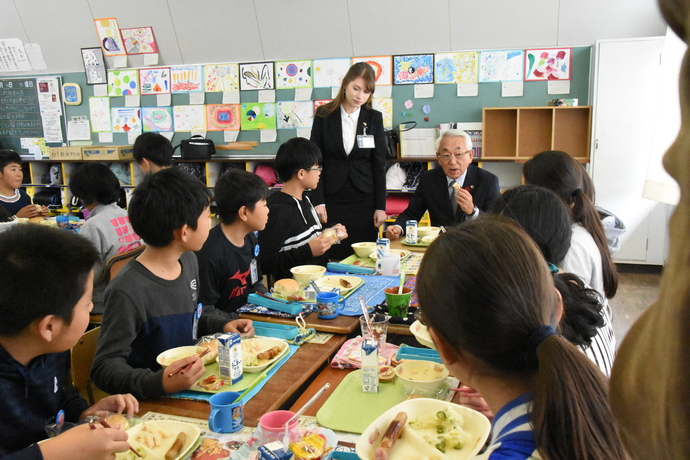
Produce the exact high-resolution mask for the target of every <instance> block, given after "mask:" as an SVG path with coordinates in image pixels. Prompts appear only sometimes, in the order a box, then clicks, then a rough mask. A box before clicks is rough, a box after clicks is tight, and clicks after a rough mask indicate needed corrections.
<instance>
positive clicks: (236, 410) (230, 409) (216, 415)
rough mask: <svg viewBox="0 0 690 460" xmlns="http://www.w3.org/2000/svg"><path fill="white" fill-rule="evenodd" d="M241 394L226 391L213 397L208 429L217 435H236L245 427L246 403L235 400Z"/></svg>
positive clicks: (210, 401) (210, 400)
mask: <svg viewBox="0 0 690 460" xmlns="http://www.w3.org/2000/svg"><path fill="white" fill-rule="evenodd" d="M239 397H240V393H237V392H235V391H224V392H222V393H217V394H215V395H213V396H211V399H209V403H210V404H211V414H210V415H209V416H208V427H209V429H210V430H211V431H215V432H216V433H234V432H235V431H238V430H240V429H241V428H242V427H243V426H244V403H243V402H242V401H237V402H235V400H236V399H237V398H239Z"/></svg>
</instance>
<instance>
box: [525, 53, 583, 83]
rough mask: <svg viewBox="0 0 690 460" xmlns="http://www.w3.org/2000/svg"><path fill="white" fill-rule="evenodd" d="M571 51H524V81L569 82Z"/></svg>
mask: <svg viewBox="0 0 690 460" xmlns="http://www.w3.org/2000/svg"><path fill="white" fill-rule="evenodd" d="M571 58H572V55H571V49H570V48H558V49H540V50H525V81H537V80H570V63H571Z"/></svg>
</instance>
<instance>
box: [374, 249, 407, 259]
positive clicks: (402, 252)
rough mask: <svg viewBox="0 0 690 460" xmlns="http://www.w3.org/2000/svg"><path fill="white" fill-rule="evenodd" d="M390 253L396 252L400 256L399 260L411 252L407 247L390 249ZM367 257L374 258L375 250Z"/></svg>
mask: <svg viewBox="0 0 690 460" xmlns="http://www.w3.org/2000/svg"><path fill="white" fill-rule="evenodd" d="M391 254H398V255H399V256H400V260H403V259H404V258H406V257H407V256H409V255H410V254H412V253H411V252H410V251H408V250H407V249H391ZM369 258H370V259H374V260H376V251H374V252H372V253H371V254H369Z"/></svg>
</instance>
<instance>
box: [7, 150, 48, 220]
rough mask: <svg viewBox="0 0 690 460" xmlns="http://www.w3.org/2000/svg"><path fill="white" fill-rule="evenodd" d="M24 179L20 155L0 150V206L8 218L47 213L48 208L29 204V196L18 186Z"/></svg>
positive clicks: (44, 214) (37, 215)
mask: <svg viewBox="0 0 690 460" xmlns="http://www.w3.org/2000/svg"><path fill="white" fill-rule="evenodd" d="M23 180H24V172H23V171H22V157H20V156H19V154H18V153H17V152H15V151H14V150H0V206H2V207H3V208H5V211H6V213H7V215H8V216H9V218H10V220H13V219H16V218H18V217H19V218H26V219H30V218H32V217H41V216H47V215H48V208H46V207H45V206H40V205H37V204H31V197H30V196H29V195H27V194H26V192H25V191H24V190H22V189H21V188H20V187H21V186H22V181H23Z"/></svg>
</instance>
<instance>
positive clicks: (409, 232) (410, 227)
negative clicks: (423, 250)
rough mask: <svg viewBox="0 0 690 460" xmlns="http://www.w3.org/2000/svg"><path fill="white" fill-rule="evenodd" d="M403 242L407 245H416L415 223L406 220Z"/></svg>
mask: <svg viewBox="0 0 690 460" xmlns="http://www.w3.org/2000/svg"><path fill="white" fill-rule="evenodd" d="M405 242H406V243H407V244H417V221H416V220H408V221H407V222H406V223H405Z"/></svg>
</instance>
